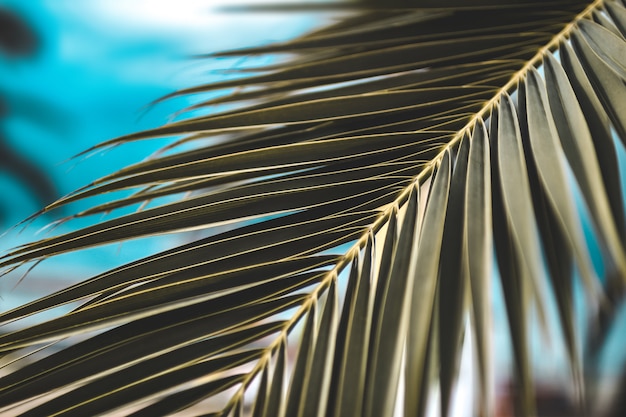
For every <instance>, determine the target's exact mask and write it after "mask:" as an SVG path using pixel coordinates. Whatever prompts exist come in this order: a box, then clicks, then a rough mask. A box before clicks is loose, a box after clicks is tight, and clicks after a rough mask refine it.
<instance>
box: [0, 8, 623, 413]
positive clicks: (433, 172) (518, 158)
mask: <svg viewBox="0 0 626 417" xmlns="http://www.w3.org/2000/svg"><path fill="white" fill-rule="evenodd" d="M320 7H321V8H326V9H327V10H329V9H333V8H334V9H341V11H342V13H344V15H343V16H344V18H343V20H341V21H340V22H338V23H337V24H335V25H332V26H330V27H327V28H324V29H321V30H318V31H316V32H313V33H310V34H308V35H306V36H304V37H302V38H299V39H295V40H293V41H289V42H285V43H283V44H279V45H269V46H263V47H258V48H253V49H249V50H238V51H230V52H222V53H219V54H218V55H224V56H225V55H248V54H278V53H289V54H294V57H293V58H291V59H290V60H287V61H286V62H284V63H281V64H278V65H275V66H273V67H268V68H259V69H258V71H257V73H256V74H255V75H245V74H244V73H242V77H241V78H238V79H235V80H231V81H224V82H218V83H214V84H210V85H206V86H199V87H194V88H190V89H188V90H184V91H181V92H178V93H177V94H188V93H201V92H208V91H213V92H222V93H221V95H219V96H217V97H213V98H211V99H209V100H207V101H206V102H204V103H201V104H199V105H196V106H194V108H203V107H206V108H207V109H209V108H210V106H212V105H215V104H220V103H237V102H240V101H248V100H257V102H255V103H254V104H252V105H250V106H248V107H235V108H234V109H232V110H228V111H225V112H223V113H218V114H211V115H208V116H203V117H197V118H191V119H186V120H183V121H180V122H175V123H171V124H169V125H166V126H163V127H161V128H158V129H154V130H151V131H147V132H140V133H136V134H132V135H129V136H125V137H122V138H117V139H113V140H111V141H109V142H107V143H104V144H102V145H99V146H97V147H96V148H100V147H106V146H114V145H123V144H124V143H127V142H130V141H135V140H149V139H150V138H153V137H159V136H182V139H180V138H179V139H177V142H175V143H174V145H172V146H171V149H169V151H170V154H169V155H165V156H157V157H155V158H152V159H149V160H146V161H144V162H140V163H137V164H135V165H132V166H129V167H127V168H125V169H123V170H121V171H119V172H115V173H111V174H110V175H109V176H107V177H104V178H102V179H99V180H97V181H95V182H94V183H92V184H89V185H87V186H85V187H84V188H82V189H81V190H78V191H77V192H75V193H73V194H71V195H69V196H67V197H65V198H63V199H61V200H59V201H57V202H56V203H53V204H51V205H50V206H48V207H47V208H46V209H45V210H44V211H49V210H54V209H56V208H58V207H62V206H65V205H71V203H73V202H74V201H78V200H82V199H88V198H90V197H92V196H97V195H102V194H105V193H112V192H116V191H121V190H133V191H135V193H134V194H132V195H130V196H122V197H119V195H118V196H117V197H112V198H111V199H110V200H109V201H108V202H106V203H104V204H99V205H94V206H93V207H92V208H90V209H89V210H87V211H84V212H82V213H76V214H75V216H74V217H86V216H90V215H93V214H97V213H104V212H112V213H113V218H112V219H110V220H107V221H103V222H100V223H97V224H95V225H93V226H89V227H86V228H83V229H78V230H76V231H73V232H69V233H67V234H62V235H58V236H52V237H49V238H46V239H43V240H40V241H37V242H33V243H30V244H27V245H24V246H22V247H20V248H17V249H15V250H14V251H13V252H11V253H9V254H7V255H5V256H4V257H2V258H0V266H1V267H4V268H7V269H10V268H13V267H14V266H18V265H21V264H26V263H29V262H33V261H38V260H41V259H45V258H48V257H50V256H55V255H58V254H62V253H65V252H69V251H75V250H81V249H84V248H88V247H92V246H95V245H102V244H105V243H111V242H118V241H124V240H128V239H134V238H140V237H144V236H148V235H155V234H163V233H173V232H180V231H184V230H192V229H193V230H196V229H208V230H211V228H212V227H214V226H217V225H221V224H224V223H231V224H232V225H233V226H232V227H233V229H232V230H229V231H226V232H221V233H215V234H213V235H211V236H209V237H205V238H203V239H200V240H197V241H194V242H191V243H188V244H186V245H183V246H180V247H177V248H174V249H171V250H169V251H166V252H163V253H159V254H155V255H153V256H150V257H147V258H145V259H141V260H138V261H136V262H133V263H131V264H128V265H124V266H121V267H119V268H116V269H114V270H111V271H107V272H104V273H102V274H100V275H97V276H94V277H91V278H88V279H85V280H84V281H83V282H81V283H79V284H76V285H74V286H72V287H70V288H67V289H64V290H61V291H59V292H57V293H54V294H50V295H49V296H46V297H44V298H42V299H40V300H36V301H33V302H31V303H29V304H27V305H24V306H21V307H18V308H16V309H14V310H12V311H7V312H3V313H0V321H1V322H4V323H8V322H12V321H16V320H17V321H18V322H19V320H21V319H23V318H25V317H27V316H32V315H35V314H37V313H40V312H42V311H45V310H49V309H52V308H54V307H57V306H60V305H64V304H68V303H74V302H82V303H83V304H82V305H80V306H79V307H77V308H75V309H74V310H73V311H72V312H70V313H68V314H65V315H63V316H60V317H58V318H55V319H52V320H49V321H43V322H40V323H37V324H34V325H32V326H30V327H27V328H24V329H20V330H15V331H13V332H9V333H6V334H4V335H2V336H0V350H1V351H3V352H7V353H9V352H16V354H19V352H22V351H21V349H29V348H33V347H35V346H38V345H40V344H42V343H45V342H55V341H59V340H63V339H65V338H68V339H67V341H68V342H72V343H71V344H70V345H69V347H66V348H64V349H62V350H60V351H58V352H54V353H50V354H48V355H47V356H46V355H44V356H43V357H42V358H40V359H36V360H35V361H34V362H32V363H30V364H28V363H27V361H28V360H29V356H25V357H24V358H23V359H21V360H18V361H16V362H14V363H13V364H12V365H11V367H12V368H11V372H10V373H8V374H7V375H5V376H4V377H2V378H0V387H2V388H0V406H2V407H4V408H3V410H7V412H8V410H11V412H18V411H19V412H22V411H24V412H25V413H26V414H25V415H42V413H43V414H50V415H85V413H87V414H89V415H98V414H103V413H107V412H109V411H111V410H119V411H122V412H128V413H130V412H131V410H134V411H133V412H134V413H136V414H138V415H160V414H167V413H173V412H177V411H179V410H182V409H184V408H187V407H191V406H193V405H194V404H196V403H199V402H200V403H202V404H203V407H204V408H205V409H206V410H205V411H204V412H205V413H208V414H205V415H220V416H227V415H240V414H241V413H242V412H244V411H245V407H244V404H245V403H246V401H248V399H249V398H254V404H253V405H252V407H251V408H250V410H251V413H252V415H254V416H281V415H289V416H291V415H294V416H295V415H301V416H326V415H329V416H330V415H335V416H340V415H346V414H347V413H348V412H350V411H353V412H356V414H358V415H368V416H386V415H391V414H392V413H393V410H404V413H405V414H406V415H407V416H408V415H419V414H422V413H424V412H425V410H426V403H427V402H428V401H429V397H430V392H431V391H432V389H431V388H432V386H433V385H434V384H436V383H437V382H439V384H440V392H441V401H442V405H441V409H442V410H443V413H444V414H447V415H449V414H450V411H449V410H451V404H450V402H451V398H452V392H453V391H454V386H455V384H456V379H457V373H458V366H459V362H460V352H461V348H462V345H463V340H464V332H466V331H470V332H471V333H472V335H471V338H472V339H473V340H474V343H475V347H476V355H475V357H476V364H477V367H476V370H477V373H478V377H477V381H478V384H477V387H478V391H479V394H480V395H479V397H478V398H479V400H478V401H477V402H476V407H475V408H476V414H479V415H483V416H492V415H494V414H493V413H494V395H493V383H494V366H493V363H492V361H493V359H492V352H493V347H492V346H491V341H490V326H491V314H492V313H491V309H490V297H491V290H490V288H491V282H490V281H491V278H492V277H491V275H492V273H491V265H492V264H493V259H492V253H495V256H496V260H497V265H498V270H499V275H500V277H501V280H502V288H503V292H504V300H505V304H506V310H507V316H508V320H509V328H510V330H511V339H512V341H513V350H514V352H513V353H514V355H513V357H514V368H515V375H516V379H517V381H518V383H519V388H520V395H519V400H520V401H518V404H517V405H516V407H517V409H518V410H519V412H520V413H522V414H524V415H526V414H533V413H534V410H535V405H534V394H533V393H534V387H533V385H534V380H533V371H532V367H533V365H532V362H533V360H532V357H531V350H530V345H529V338H530V336H529V333H530V331H531V330H530V329H531V327H530V316H531V313H532V311H533V310H534V311H537V312H538V315H539V317H540V320H541V321H542V323H543V324H542V325H543V326H544V327H545V326H548V325H547V324H546V323H547V322H549V320H548V319H547V314H548V311H549V310H550V309H549V308H548V306H547V303H548V302H549V301H548V300H549V297H548V293H547V291H546V289H547V288H548V287H547V284H548V283H551V284H552V288H553V289H554V292H555V293H556V301H557V306H558V311H559V317H560V321H559V322H560V323H561V327H562V330H563V334H564V340H565V344H566V347H567V352H568V355H569V363H570V366H571V370H572V372H573V375H574V377H575V378H574V379H575V385H576V388H578V389H579V392H580V393H581V395H582V392H583V387H582V385H583V383H584V377H583V375H582V369H583V366H582V358H581V354H582V353H581V351H580V350H581V348H580V346H581V342H580V334H579V333H578V329H577V328H576V325H575V322H576V321H575V313H574V302H573V289H574V287H575V285H576V283H575V281H574V278H575V276H576V274H575V273H574V272H575V271H578V272H579V273H580V275H581V276H582V278H583V282H584V286H585V287H584V288H586V289H587V301H588V302H589V303H590V305H592V306H596V305H598V306H600V308H601V310H602V311H608V310H610V309H613V308H615V306H609V305H607V303H608V302H609V301H614V302H618V301H619V297H616V296H615V294H616V293H620V294H621V293H622V289H623V286H624V282H625V280H626V263H625V262H626V261H625V260H626V253H625V249H624V246H625V242H624V238H625V236H626V228H625V226H624V225H625V224H626V222H625V220H624V208H623V207H624V204H623V196H622V195H621V184H620V181H619V176H618V174H619V168H618V162H617V157H616V155H617V152H616V143H615V139H614V136H616V138H619V139H618V140H621V141H622V143H626V127H625V126H626V119H625V117H626V112H625V111H624V109H625V106H626V84H625V82H626V62H625V61H624V56H625V55H624V54H623V52H624V51H625V50H626V40H624V27H625V26H626V25H625V21H626V17H625V16H626V8H625V7H624V5H623V4H622V3H620V2H618V1H615V0H606V1H601V0H596V1H582V0H576V1H558V0H557V1H543V2H532V1H522V0H520V1H512V0H511V1H495V0H494V1H488V0H477V1H463V2H461V1H452V0H445V1H440V2H435V1H424V2H420V1H415V2H411V1H392V2H387V3H385V4H384V5H383V4H380V3H378V2H371V1H370V2H353V3H350V2H347V3H343V4H336V5H330V6H329V5H319V4H317V5H315V4H311V5H298V6H297V7H295V8H294V9H293V10H292V11H298V12H302V11H303V10H305V9H319V8H320ZM270 9H271V7H270ZM346 12H349V14H348V15H346V14H345V13H346ZM346 16H347V17H346ZM555 51H558V52H559V57H560V60H559V59H557V58H555V55H554V54H555ZM544 63H545V65H544V66H543V69H544V70H545V81H544V79H542V76H541V75H540V72H539V71H538V68H539V67H541V66H542V64H544ZM232 87H239V88H238V89H237V90H236V91H234V92H227V91H229V89H231V88H232ZM487 126H488V128H487ZM613 131H614V132H615V134H613V133H612V132H613ZM207 138H208V139H212V138H218V139H219V140H216V141H213V142H211V141H209V142H202V140H203V139H207ZM181 143H191V144H194V143H196V144H197V146H196V147H194V148H192V149H189V148H186V149H185V150H180V151H176V149H177V146H178V145H179V144H181ZM206 143H212V144H208V145H207V144H206ZM576 184H577V185H576ZM577 187H579V188H580V191H581V193H580V197H577V192H576V191H575V189H576V188H577ZM183 192H193V193H194V194H193V196H191V197H187V198H183V199H181V200H179V201H173V202H172V201H171V199H170V200H160V198H161V197H168V196H176V195H179V194H180V193H183ZM112 195H115V194H112ZM577 198H580V199H581V201H582V203H583V204H585V205H586V206H587V207H588V211H589V213H590V220H591V224H592V226H593V228H594V231H595V234H596V236H597V239H598V241H599V242H600V247H601V251H602V257H603V261H604V264H605V267H606V268H605V270H606V275H607V277H609V278H607V277H598V276H597V272H596V271H595V269H594V268H593V266H592V261H591V259H590V251H589V249H588V245H587V242H586V240H585V237H584V235H583V227H582V223H581V214H580V213H579V212H578V211H577V210H576V204H575V202H576V199H577ZM153 199H154V201H155V205H156V206H154V207H153V208H149V209H145V210H141V211H138V212H136V213H133V214H126V215H121V214H120V215H116V213H117V212H116V210H117V209H119V208H122V207H126V206H131V205H135V204H141V203H145V202H146V201H150V200H153ZM267 216H272V217H270V218H268V217H267ZM67 220H68V221H70V223H71V220H72V218H69V219H67ZM492 242H493V243H492ZM493 244H495V246H496V250H495V252H494V251H493ZM544 259H545V260H546V262H544ZM344 271H345V273H346V274H347V275H348V276H347V277H346V278H344V275H345V274H344V273H343V272H344ZM348 272H349V274H348ZM344 279H347V281H348V283H347V286H346V287H345V288H346V290H345V294H340V293H339V289H340V288H344V286H342V285H341V281H342V280H344ZM605 282H609V283H610V285H604V283H605ZM610 291H612V292H610ZM338 302H340V303H341V305H340V306H338V305H337V303H338ZM318 316H319V318H318ZM299 323H302V324H303V325H304V327H303V330H302V335H301V340H300V343H299V344H298V345H299V347H298V354H297V356H296V359H295V366H294V367H293V369H292V368H290V367H287V366H286V363H285V362H286V359H287V356H288V353H289V347H290V346H292V344H293V343H294V341H292V338H293V332H292V331H293V329H295V328H297V326H298V324H299ZM466 323H470V325H469V326H467V325H466ZM546 329H547V327H546ZM97 332H99V333H97ZM77 337H80V338H85V337H86V339H85V340H82V341H76V342H74V339H75V338H77ZM46 351H47V350H45V349H44V351H43V352H46ZM256 381H258V383H259V385H258V386H259V388H258V390H257V391H256V392H253V391H254V389H253V387H255V386H256ZM287 384H288V388H286V389H285V387H286V386H287ZM229 389H230V390H229ZM399 390H402V391H404V392H405V395H404V396H403V397H402V398H403V404H397V401H398V392H399ZM224 391H226V392H227V394H226V395H225V396H226V397H227V398H226V399H225V400H223V401H222V402H221V403H219V402H217V401H218V398H220V399H223V398H224V395H222V394H221V395H220V396H217V394H219V393H222V392H224ZM39 397H42V398H43V399H45V400H46V401H45V402H43V403H42V404H40V405H37V404H32V405H31V404H30V400H31V399H33V398H39ZM581 403H582V402H581ZM16 407H17V408H16ZM137 410H138V411H137ZM349 410H350V411H349ZM355 410H356V411H355ZM28 413H30V414H28ZM81 413H82V414H81Z"/></svg>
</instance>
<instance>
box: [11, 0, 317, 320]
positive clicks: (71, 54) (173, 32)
mask: <svg viewBox="0 0 626 417" xmlns="http://www.w3.org/2000/svg"><path fill="white" fill-rule="evenodd" d="M225 3H227V4H233V3H234V2H233V1H230V2H224V1H206V0H203V1H197V0H177V1H169V0H162V1H157V0H124V1H108V0H90V1H88V2H83V1H75V0H48V1H46V0H34V1H23V0H0V233H4V235H3V236H2V238H1V239H0V251H1V252H2V253H5V252H6V251H7V250H8V249H10V248H13V247H15V246H16V245H19V244H21V243H24V242H27V241H32V240H33V239H36V238H42V237H45V236H46V231H45V230H41V229H42V228H44V227H45V226H47V225H49V224H50V223H51V222H53V221H54V220H57V219H58V218H59V217H62V216H63V215H64V214H69V213H63V212H59V213H56V212H55V213H52V214H50V215H46V216H43V217H41V218H39V219H37V220H36V221H35V222H34V223H33V224H30V225H29V226H28V228H26V229H24V230H23V231H21V232H20V230H21V229H20V228H17V229H11V228H12V226H14V225H16V224H17V223H18V222H20V221H22V220H24V219H25V218H26V217H28V216H29V215H31V214H33V213H35V212H36V211H37V210H39V209H40V208H42V207H44V206H45V205H46V204H47V203H50V202H51V201H53V200H55V199H56V198H58V197H61V196H63V195H66V194H67V193H69V192H71V191H74V190H76V189H77V188H79V187H81V186H83V185H86V184H87V183H89V182H90V181H92V180H94V179H96V178H98V177H100V176H103V175H105V174H108V173H111V172H113V171H115V170H117V169H119V168H121V167H123V166H125V165H128V164H130V163H132V162H138V161H141V160H142V159H144V158H146V157H148V156H150V155H151V154H152V153H153V152H155V151H156V150H157V149H159V148H161V147H162V146H163V145H165V144H166V143H167V142H166V141H163V140H146V141H141V142H139V143H135V144H131V145H128V146H123V147H121V148H120V149H113V150H111V151H107V152H101V153H98V154H95V155H91V156H89V158H84V157H78V158H73V157H74V156H75V155H77V154H78V153H80V152H81V151H84V150H86V149H88V148H89V147H91V146H93V145H95V144H97V143H100V142H102V141H105V140H108V139H111V138H114V137H117V136H120V135H123V134H128V133H131V132H135V131H140V130H144V129H149V128H153V127H158V126H160V125H163V124H164V123H166V122H168V121H171V120H172V119H173V118H174V115H175V114H176V112H177V111H180V110H182V109H183V108H184V107H186V106H188V105H190V104H193V103H194V102H195V101H197V100H198V99H199V98H198V97H182V98H176V99H170V100H167V101H165V102H161V103H158V104H156V105H152V106H151V105H150V103H151V102H153V101H154V100H157V99H159V98H160V97H163V96H164V95H166V94H168V93H172V92H174V91H176V90H178V89H182V88H185V87H192V86H196V85H200V84H202V83H207V82H210V81H213V80H217V79H224V78H225V77H229V76H230V77H232V76H236V75H233V74H230V73H229V72H228V70H229V69H232V68H233V67H235V66H237V67H241V66H246V65H254V64H259V63H263V62H267V61H268V59H267V58H265V59H264V60H263V61H260V60H259V59H256V60H255V59H246V60H242V59H206V58H203V59H199V58H197V55H201V54H206V53H210V52H214V51H217V50H224V49H231V48H240V47H244V46H252V45H259V44H264V43H269V42H274V41H280V40H284V39H289V38H291V37H294V36H297V35H298V34H300V33H303V32H305V31H307V30H310V29H311V28H313V27H315V26H316V25H320V24H323V23H324V18H323V17H322V16H320V15H312V14H309V15H306V16H295V15H294V14H289V15H285V14H264V15H263V18H262V19H259V18H258V17H256V16H251V15H248V14H245V13H243V14H242V13H221V12H219V11H218V10H217V9H218V8H219V7H220V6H223V5H224V4H225ZM244 61H245V62H244ZM204 97H205V98H206V95H205V96H204ZM214 110H215V109H212V111H214ZM170 140H171V139H170ZM168 141H169V140H168ZM94 201H98V200H90V201H88V202H84V203H78V204H76V205H75V206H73V208H72V211H74V210H82V209H84V208H86V207H88V205H90V204H91V203H93V202H94ZM95 220H99V218H96V219H86V220H85V221H87V222H88V221H95ZM74 224H75V225H76V224H79V223H74ZM59 227H60V228H58V229H56V232H62V231H63V230H64V229H63V225H61V226H59ZM68 230H69V229H68ZM18 232H19V233H18ZM173 239H177V238H170V237H160V238H154V239H149V240H147V241H146V240H142V241H141V242H140V243H135V242H128V243H124V245H123V246H120V247H118V248H113V250H112V249H111V248H110V247H108V248H98V249H93V250H89V251H84V252H81V253H76V254H70V255H65V256H61V257H59V258H58V259H51V260H48V261H46V262H45V267H44V268H35V269H34V270H33V271H32V273H30V274H29V276H28V279H27V280H25V281H23V282H20V285H17V282H18V281H19V280H20V278H21V275H17V274H13V275H12V276H11V277H9V279H3V280H0V309H2V310H6V309H10V308H12V307H14V306H16V305H19V304H22V303H24V302H25V301H27V300H30V299H33V298H35V297H36V296H38V295H41V294H44V293H49V292H50V291H51V290H53V289H55V288H58V287H60V286H66V285H67V284H69V283H71V282H74V281H75V280H76V279H79V278H85V277H86V276H89V275H91V274H93V273H95V272H99V271H102V270H103V269H109V268H111V267H114V266H116V265H119V264H121V263H125V262H128V261H131V260H134V259H137V258H139V257H142V256H145V255H147V254H149V253H154V252H155V251H157V250H162V249H165V248H167V247H170V246H172V245H174V244H177V243H180V242H177V241H173Z"/></svg>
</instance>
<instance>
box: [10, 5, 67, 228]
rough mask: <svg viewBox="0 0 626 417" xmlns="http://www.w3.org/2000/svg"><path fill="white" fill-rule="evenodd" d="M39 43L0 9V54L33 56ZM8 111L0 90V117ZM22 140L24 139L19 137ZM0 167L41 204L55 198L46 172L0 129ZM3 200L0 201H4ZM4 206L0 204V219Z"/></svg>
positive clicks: (17, 19)
mask: <svg viewBox="0 0 626 417" xmlns="http://www.w3.org/2000/svg"><path fill="white" fill-rule="evenodd" d="M40 45H41V42H40V40H39V39H38V37H37V34H36V33H35V31H34V30H33V29H32V28H31V27H30V26H29V25H28V24H27V23H26V22H25V21H24V20H23V19H21V18H20V17H19V16H18V15H16V14H15V13H14V12H12V11H10V10H6V9H2V8H0V53H2V54H4V55H6V56H8V57H9V58H13V59H14V58H19V57H27V56H32V55H34V54H35V53H36V52H37V51H38V49H39V47H40ZM10 112H11V103H9V102H8V101H7V100H6V99H5V97H4V94H3V92H2V91H1V90H0V118H2V117H5V116H7V115H8V114H10ZM19 139H20V140H24V139H25V138H19ZM0 170H2V171H5V172H8V173H10V174H11V175H12V176H14V177H16V178H17V179H18V180H19V181H21V182H22V183H23V184H24V185H25V186H26V187H27V188H28V189H29V190H30V191H31V192H32V193H33V194H34V196H35V197H36V198H37V201H38V203H39V204H41V205H45V204H47V203H50V202H51V201H53V200H55V199H56V198H57V196H58V195H57V191H56V189H55V187H54V184H53V183H52V181H51V180H50V178H49V177H48V175H47V174H46V173H45V172H44V171H43V170H42V169H41V168H40V167H38V166H37V165H36V164H34V163H32V162H31V161H30V160H29V159H28V158H27V157H24V156H22V155H20V154H19V153H18V152H16V151H14V150H13V149H12V148H11V147H10V146H9V144H8V143H7V140H6V137H5V135H4V133H3V132H1V131H0ZM7 201H9V200H6V201H4V202H2V203H3V204H6V202H7ZM4 212H6V209H4V208H3V207H0V221H2V214H3V213H4Z"/></svg>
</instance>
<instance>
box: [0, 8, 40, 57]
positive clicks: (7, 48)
mask: <svg viewBox="0 0 626 417" xmlns="http://www.w3.org/2000/svg"><path fill="white" fill-rule="evenodd" d="M38 45H39V40H38V39H37V35H36V34H35V32H34V31H33V30H32V29H31V28H30V27H29V26H28V24H27V23H26V22H24V21H23V20H22V19H21V18H20V17H19V16H17V15H16V14H15V13H13V12H12V11H10V10H6V9H1V8H0V50H1V51H2V53H4V54H6V55H9V56H23V55H30V54H33V53H34V52H36V50H37V47H38Z"/></svg>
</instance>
